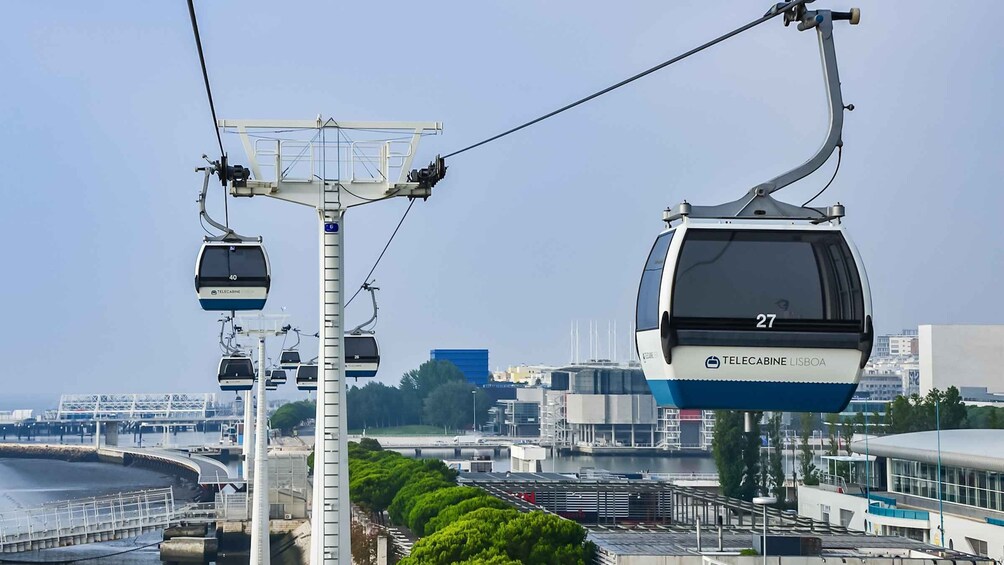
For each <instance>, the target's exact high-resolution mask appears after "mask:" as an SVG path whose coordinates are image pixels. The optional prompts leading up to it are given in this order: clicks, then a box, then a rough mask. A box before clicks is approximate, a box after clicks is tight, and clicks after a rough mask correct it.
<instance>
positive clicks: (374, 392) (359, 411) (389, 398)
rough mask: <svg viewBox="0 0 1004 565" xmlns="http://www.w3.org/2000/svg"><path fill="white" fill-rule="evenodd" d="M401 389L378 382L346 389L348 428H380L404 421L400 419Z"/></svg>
mask: <svg viewBox="0 0 1004 565" xmlns="http://www.w3.org/2000/svg"><path fill="white" fill-rule="evenodd" d="M402 404H403V401H402V398H401V391H400V390H399V389H397V388H395V387H392V386H387V385H385V384H383V383H379V382H373V381H371V382H369V383H366V386H364V387H362V388H359V387H355V386H353V387H352V388H350V389H349V390H348V418H349V428H350V429H354V430H359V429H365V428H382V427H387V426H397V425H402V424H405V423H417V421H416V422H405V421H404V420H403V419H402V412H401V411H402Z"/></svg>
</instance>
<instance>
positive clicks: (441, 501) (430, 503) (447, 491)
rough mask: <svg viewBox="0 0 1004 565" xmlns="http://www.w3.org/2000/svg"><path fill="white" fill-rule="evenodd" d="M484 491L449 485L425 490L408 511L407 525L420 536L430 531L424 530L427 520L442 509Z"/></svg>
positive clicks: (474, 496)
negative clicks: (429, 490) (428, 490)
mask: <svg viewBox="0 0 1004 565" xmlns="http://www.w3.org/2000/svg"><path fill="white" fill-rule="evenodd" d="M484 492H485V491H483V490H481V489H479V488H476V487H449V488H442V489H438V490H434V491H431V492H427V493H425V494H423V495H421V496H419V497H418V498H417V499H416V500H415V504H414V506H413V507H412V508H411V512H409V513H408V527H409V528H411V531H413V532H415V533H416V534H418V535H420V536H424V535H427V534H429V533H431V532H429V531H428V530H426V524H428V523H429V520H431V519H433V518H435V517H436V516H437V515H439V513H440V512H442V511H443V510H444V509H446V508H449V507H451V506H453V505H455V504H458V503H460V502H463V501H464V500H467V499H469V498H476V497H478V496H479V495H482V494H484Z"/></svg>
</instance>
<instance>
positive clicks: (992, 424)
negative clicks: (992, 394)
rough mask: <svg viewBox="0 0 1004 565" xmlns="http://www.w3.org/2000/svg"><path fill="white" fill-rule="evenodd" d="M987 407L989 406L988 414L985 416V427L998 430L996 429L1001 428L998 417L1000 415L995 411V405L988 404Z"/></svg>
mask: <svg viewBox="0 0 1004 565" xmlns="http://www.w3.org/2000/svg"><path fill="white" fill-rule="evenodd" d="M988 408H990V414H989V416H988V417H987V426H986V427H988V428H990V429H992V430H998V429H1000V428H1001V418H1000V416H999V415H998V413H997V407H996V406H989V407H988Z"/></svg>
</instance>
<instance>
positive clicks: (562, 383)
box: [526, 361, 714, 453]
mask: <svg viewBox="0 0 1004 565" xmlns="http://www.w3.org/2000/svg"><path fill="white" fill-rule="evenodd" d="M545 379H546V380H547V381H548V382H549V383H550V387H549V388H541V389H540V390H541V391H542V397H541V399H540V411H539V414H540V437H541V442H542V443H543V444H544V445H547V446H554V447H559V448H566V449H571V450H575V451H580V452H587V453H598V452H610V453H616V452H624V451H627V450H629V449H631V450H636V451H642V452H643V451H657V450H663V451H665V450H670V451H687V450H691V451H703V452H707V451H710V450H711V440H712V435H713V432H714V412H713V411H710V410H679V409H675V408H662V407H658V406H656V404H655V399H654V397H653V396H652V392H651V390H650V389H649V387H648V383H647V382H646V381H645V377H644V374H643V373H642V371H641V370H640V369H638V368H637V367H636V366H620V365H616V364H613V363H611V362H608V361H599V362H594V363H588V364H581V365H573V366H569V367H563V368H561V369H554V370H552V371H550V372H549V374H548V375H547V376H546V377H545ZM528 390H533V389H528ZM526 398H529V396H527V397H526Z"/></svg>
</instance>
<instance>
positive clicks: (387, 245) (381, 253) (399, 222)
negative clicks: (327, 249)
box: [344, 200, 415, 308]
mask: <svg viewBox="0 0 1004 565" xmlns="http://www.w3.org/2000/svg"><path fill="white" fill-rule="evenodd" d="M414 205H415V201H414V200H412V201H411V202H410V203H409V204H408V207H407V208H405V210H404V214H402V215H401V219H400V220H399V221H398V222H397V227H396V228H394V233H392V234H390V239H388V240H387V244H386V245H384V246H383V251H381V252H380V255H379V256H378V257H377V259H376V262H374V263H373V268H371V269H370V272H369V273H367V274H366V277H365V278H364V279H363V282H364V283H367V282H369V280H370V277H371V276H373V271H376V268H377V265H379V264H380V260H381V259H383V256H384V253H387V248H388V247H390V244H391V242H392V241H394V236H396V235H397V232H398V230H400V229H401V224H403V223H404V219H405V218H407V217H408V212H411V207H412V206H414ZM362 290H363V285H359V288H358V289H356V292H355V294H353V295H352V298H349V300H348V302H346V303H345V306H344V307H345V308H347V307H348V306H349V304H352V301H353V300H355V299H356V297H357V296H359V293H360V292H362Z"/></svg>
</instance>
